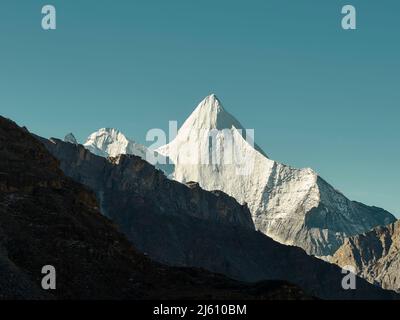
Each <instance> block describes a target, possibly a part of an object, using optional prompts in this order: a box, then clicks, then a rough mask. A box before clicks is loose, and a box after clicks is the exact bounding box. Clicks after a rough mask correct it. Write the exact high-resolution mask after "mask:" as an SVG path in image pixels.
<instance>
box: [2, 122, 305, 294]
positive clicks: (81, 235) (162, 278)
mask: <svg viewBox="0 0 400 320" xmlns="http://www.w3.org/2000/svg"><path fill="white" fill-rule="evenodd" d="M65 144H66V145H68V146H70V147H71V148H77V146H75V145H74V144H70V143H65ZM98 207H99V206H98V203H97V201H96V198H95V196H94V194H93V193H92V191H89V190H88V189H87V188H86V187H84V186H83V185H81V184H79V183H77V182H74V181H73V180H72V179H70V178H67V177H66V176H65V175H64V174H63V173H62V171H61V170H60V169H59V163H58V161H57V160H56V159H55V158H53V157H52V156H51V155H50V154H49V152H48V151H47V150H46V148H45V147H44V146H43V145H42V144H41V143H40V142H38V141H37V140H36V139H35V138H34V137H33V136H31V135H30V134H29V133H28V132H27V131H26V130H24V129H21V128H19V127H18V126H17V125H16V124H14V123H13V122H11V121H9V120H7V119H4V118H2V117H0V299H2V300H3V299H35V300H36V299H190V298H199V299H302V298H305V297H306V296H305V295H304V293H303V292H302V291H301V289H299V288H298V287H296V286H293V285H291V284H288V283H286V282H282V281H281V282H276V281H275V282H268V281H266V282H263V283H259V284H246V283H241V282H237V281H233V280H230V279H228V278H226V277H224V276H221V275H216V274H212V273H209V272H206V271H205V270H199V269H193V268H192V269H187V268H170V267H166V266H162V265H159V264H157V263H155V262H153V261H151V260H149V259H148V258H147V257H145V256H144V255H143V254H141V253H138V252H137V251H136V250H135V249H134V248H133V246H132V245H131V243H129V241H128V240H127V239H126V238H125V237H124V236H123V235H122V234H121V233H119V232H118V231H117V230H116V228H115V227H114V225H113V224H112V223H111V222H110V221H109V220H108V219H107V218H105V217H104V216H102V215H101V214H100V213H99V208H98ZM44 265H52V266H54V267H55V268H56V271H57V273H56V281H57V282H56V284H57V287H56V290H54V291H44V290H43V289H42V288H41V280H42V277H43V276H44V275H42V273H41V270H42V267H43V266H44Z"/></svg>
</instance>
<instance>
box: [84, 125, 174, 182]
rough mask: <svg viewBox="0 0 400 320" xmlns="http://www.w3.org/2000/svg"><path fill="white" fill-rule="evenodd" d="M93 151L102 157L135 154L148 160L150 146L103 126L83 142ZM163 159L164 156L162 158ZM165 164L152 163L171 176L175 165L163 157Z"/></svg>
mask: <svg viewBox="0 0 400 320" xmlns="http://www.w3.org/2000/svg"><path fill="white" fill-rule="evenodd" d="M83 146H84V147H85V148H86V149H87V150H89V151H90V152H91V153H93V154H95V155H98V156H101V157H105V158H107V157H117V156H118V155H120V154H128V155H135V156H138V157H140V158H142V159H143V160H147V157H146V154H147V152H149V150H148V148H146V147H145V146H143V145H141V144H139V143H136V142H135V141H134V140H131V139H128V138H127V137H126V136H125V135H124V134H123V133H122V132H121V131H119V130H117V129H113V128H102V129H100V130H98V131H96V132H94V133H92V134H91V135H90V136H89V137H88V138H87V140H86V142H85V143H84V144H83ZM161 159H162V158H161ZM162 162H163V163H164V164H158V163H151V164H153V165H155V167H156V168H157V169H160V170H162V171H164V173H165V174H166V175H167V176H170V175H171V174H172V172H173V171H174V166H173V165H171V164H168V160H166V159H163V160H162Z"/></svg>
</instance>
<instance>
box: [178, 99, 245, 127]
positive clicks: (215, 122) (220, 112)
mask: <svg viewBox="0 0 400 320" xmlns="http://www.w3.org/2000/svg"><path fill="white" fill-rule="evenodd" d="M232 127H235V128H236V129H243V127H242V125H241V124H240V122H239V121H238V120H236V119H235V117H233V116H232V115H231V114H229V113H228V112H227V111H226V110H225V109H224V107H223V106H222V103H221V100H219V99H218V97H217V96H216V95H215V94H211V95H209V96H207V97H205V98H204V99H203V100H202V101H201V102H200V104H199V105H198V106H197V108H196V109H195V110H194V111H193V113H192V114H191V115H190V116H189V118H188V119H187V120H186V121H185V123H184V124H183V126H182V128H181V130H182V129H218V130H222V129H231V128H232Z"/></svg>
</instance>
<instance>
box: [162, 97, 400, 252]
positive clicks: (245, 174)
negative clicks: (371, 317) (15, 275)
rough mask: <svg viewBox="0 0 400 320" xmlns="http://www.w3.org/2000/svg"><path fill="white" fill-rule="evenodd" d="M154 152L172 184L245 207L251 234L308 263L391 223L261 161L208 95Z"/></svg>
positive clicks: (308, 176) (297, 173) (297, 172)
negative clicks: (215, 193)
mask: <svg viewBox="0 0 400 320" xmlns="http://www.w3.org/2000/svg"><path fill="white" fill-rule="evenodd" d="M157 151H158V152H159V153H160V154H163V155H164V156H166V157H169V158H170V159H171V160H172V162H173V163H174V165H175V171H174V174H173V177H174V179H176V180H177V181H181V182H183V183H185V182H186V181H196V182H198V183H199V184H200V186H201V187H202V188H204V189H206V190H222V191H224V192H225V193H227V194H229V195H230V196H232V197H234V198H235V199H236V200H238V201H239V202H240V203H247V204H248V206H249V209H250V211H251V213H252V216H253V220H254V223H255V226H256V228H257V229H258V230H260V231H261V232H263V233H264V234H266V235H268V236H270V237H271V238H273V239H274V240H276V241H279V242H281V243H284V244H288V245H295V246H299V247H301V248H303V249H304V250H305V251H306V252H308V253H309V254H312V255H316V256H327V255H332V254H333V253H334V252H335V251H336V250H337V249H338V248H339V246H340V245H341V244H342V243H343V241H344V239H345V238H346V237H348V236H351V235H356V234H359V233H363V232H366V231H368V230H370V229H372V228H374V227H376V226H379V225H386V224H389V223H392V222H394V221H395V217H394V216H393V215H392V214H390V213H389V212H387V211H385V210H383V209H380V208H376V207H369V206H366V205H363V204H361V203H358V202H354V201H350V200H349V199H348V198H346V197H345V196H344V195H343V194H342V193H341V192H339V191H337V190H336V189H334V188H333V187H332V186H331V185H329V184H328V183H327V182H326V181H325V180H323V179H322V178H321V177H320V176H319V175H318V174H317V173H315V172H314V171H313V170H311V169H295V168H292V167H289V166H287V165H284V164H281V163H278V162H276V161H274V160H271V159H269V158H268V157H267V156H266V155H265V153H264V152H263V151H262V150H261V149H260V148H259V147H258V146H257V145H255V144H254V137H252V136H251V132H247V131H246V130H245V128H243V127H242V125H241V124H240V123H239V121H238V120H236V119H235V118H234V117H233V116H232V115H230V114H229V113H228V112H227V111H226V110H225V109H224V107H223V106H222V104H221V102H220V101H219V100H218V98H217V97H216V96H215V95H211V96H209V97H207V98H206V99H204V100H203V101H202V102H201V103H200V104H199V105H198V107H197V108H196V109H195V110H194V112H193V113H192V114H191V115H190V117H189V118H188V119H187V120H186V121H185V123H184V124H183V125H182V127H181V128H180V129H179V132H178V135H177V136H176V137H175V139H174V140H173V141H172V142H170V143H169V144H168V145H166V146H163V147H161V148H159V149H157Z"/></svg>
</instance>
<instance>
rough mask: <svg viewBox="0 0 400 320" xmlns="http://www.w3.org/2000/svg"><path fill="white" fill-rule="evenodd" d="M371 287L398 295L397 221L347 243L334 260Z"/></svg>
mask: <svg viewBox="0 0 400 320" xmlns="http://www.w3.org/2000/svg"><path fill="white" fill-rule="evenodd" d="M332 262H334V263H336V264H338V265H340V266H346V265H348V266H353V267H354V268H355V269H356V271H357V273H358V274H359V275H360V276H361V277H363V278H365V279H367V280H368V281H369V282H371V283H375V284H378V285H379V286H381V287H383V288H385V289H391V290H396V291H398V292H400V221H397V222H395V223H394V224H391V225H388V226H386V227H379V228H375V229H373V230H372V231H370V232H367V233H365V234H361V235H358V236H355V237H351V238H348V239H346V241H345V242H344V244H343V245H342V246H341V247H340V248H339V249H338V251H337V252H336V253H335V255H334V256H333V259H332Z"/></svg>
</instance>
